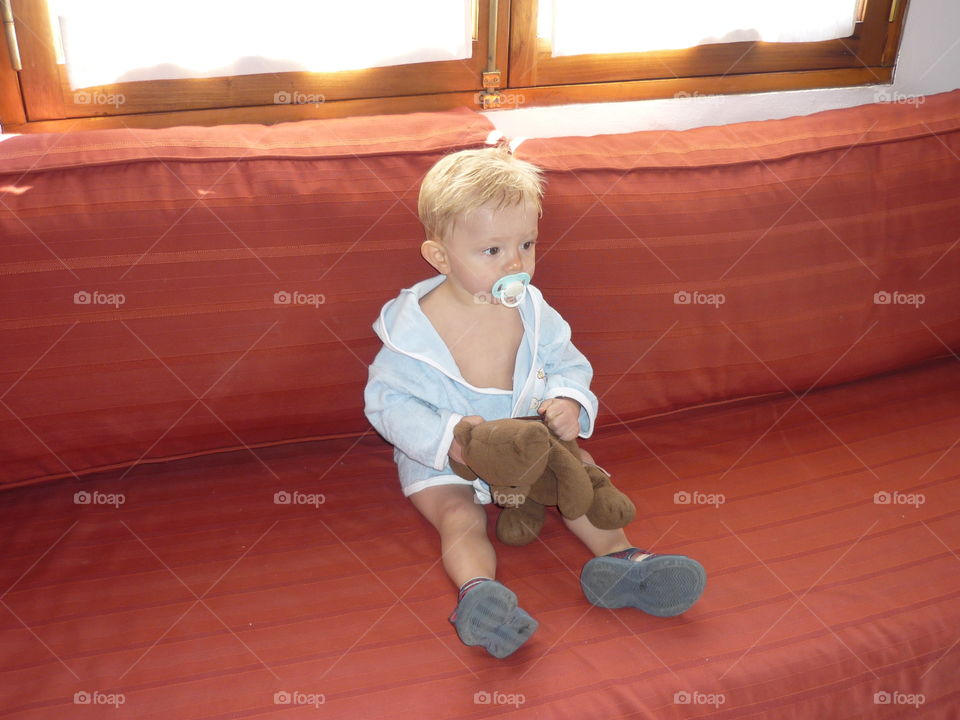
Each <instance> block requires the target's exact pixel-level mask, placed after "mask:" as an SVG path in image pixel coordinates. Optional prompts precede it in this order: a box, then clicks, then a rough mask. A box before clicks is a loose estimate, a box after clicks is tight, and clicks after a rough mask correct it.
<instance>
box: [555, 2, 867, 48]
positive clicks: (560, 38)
mask: <svg viewBox="0 0 960 720" xmlns="http://www.w3.org/2000/svg"><path fill="white" fill-rule="evenodd" d="M857 4H858V0H804V2H791V3H782V2H779V1H774V0H725V1H724V2H720V0H674V1H673V2H658V3H654V2H637V0H591V1H590V2H583V1H582V0H553V2H552V3H551V2H549V0H548V1H543V0H541V3H540V8H539V15H538V17H537V34H538V35H539V36H540V37H543V38H547V39H549V40H550V41H551V43H552V46H553V56H554V57H558V56H562V55H581V54H584V53H618V52H644V51H648V50H670V49H680V48H687V47H693V46H695V45H705V44H710V43H718V42H738V41H743V40H764V41H766V42H811V41H816V40H828V39H830V38H838V37H847V36H849V35H851V34H853V29H854V21H855V19H856V18H855V14H856V11H857Z"/></svg>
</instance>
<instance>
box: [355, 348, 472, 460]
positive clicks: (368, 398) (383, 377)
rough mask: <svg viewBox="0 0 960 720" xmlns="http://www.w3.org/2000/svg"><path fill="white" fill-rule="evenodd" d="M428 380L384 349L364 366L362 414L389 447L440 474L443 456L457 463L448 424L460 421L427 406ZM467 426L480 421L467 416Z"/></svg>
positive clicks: (457, 416) (452, 414) (456, 448)
mask: <svg viewBox="0 0 960 720" xmlns="http://www.w3.org/2000/svg"><path fill="white" fill-rule="evenodd" d="M429 387H430V382H429V378H427V377H425V376H424V375H423V373H422V372H416V371H415V370H414V369H412V368H411V367H409V366H408V363H407V362H406V361H405V359H403V358H400V357H398V356H397V355H396V354H394V353H392V352H391V351H390V350H387V349H386V348H384V349H383V350H381V351H380V354H378V355H377V357H376V359H375V360H374V362H373V364H372V365H371V366H370V368H369V377H368V379H367V385H366V388H365V389H364V401H365V407H364V413H365V414H366V416H367V419H368V420H369V421H370V424H371V425H373V427H374V428H375V429H376V431H377V432H379V433H380V434H381V435H382V436H383V437H384V439H386V440H387V442H389V443H390V444H391V445H393V446H394V447H396V448H398V449H399V450H400V451H401V452H403V453H404V454H406V455H407V456H408V457H410V458H412V459H414V460H416V461H417V462H419V463H421V464H423V465H426V466H428V467H432V468H433V469H434V470H443V468H444V467H445V466H446V464H447V459H448V454H449V457H450V458H452V459H454V460H458V461H460V462H462V456H461V454H460V445H459V443H457V442H456V440H455V439H454V437H453V428H454V426H455V425H456V424H457V423H458V422H459V421H460V420H461V419H462V418H463V417H464V416H463V415H461V414H459V413H456V412H454V411H452V410H450V409H448V408H442V407H437V406H436V405H435V404H433V403H431V402H430V398H429ZM467 419H468V420H469V421H470V422H471V423H472V424H476V423H478V422H483V418H482V417H480V416H479V415H469V416H467Z"/></svg>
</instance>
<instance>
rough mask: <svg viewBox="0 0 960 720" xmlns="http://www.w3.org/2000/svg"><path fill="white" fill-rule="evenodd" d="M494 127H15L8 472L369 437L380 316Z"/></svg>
mask: <svg viewBox="0 0 960 720" xmlns="http://www.w3.org/2000/svg"><path fill="white" fill-rule="evenodd" d="M491 130H492V125H491V124H490V122H489V121H488V120H486V119H485V118H484V117H483V116H481V115H479V114H477V113H473V112H470V111H466V110H463V111H452V112H443V113H418V114H410V115H400V116H389V117H367V118H351V119H341V120H317V121H306V122H297V123H285V124H280V125H275V126H258V125H239V126H220V127H213V128H202V127H182V128H172V129H167V130H107V131H95V132H77V133H65V134H48V135H24V136H14V137H5V138H4V140H3V141H2V142H0V201H2V203H0V278H2V279H0V306H2V307H3V315H2V317H0V347H2V352H0V398H2V405H0V458H2V459H3V462H2V463H0V483H7V484H8V485H9V484H20V483H24V482H36V481H40V480H43V479H52V478H57V477H69V476H74V475H75V476H80V475H83V474H84V473H88V472H91V471H94V470H97V469H106V468H115V467H123V466H132V465H134V464H136V463H139V462H155V461H159V460H164V459H170V458H177V457H186V456H190V455H195V454H200V453H206V452H213V451H219V450H226V449H233V448H249V449H251V451H253V449H255V448H256V447H257V446H262V445H269V444H274V443H278V442H289V441H294V440H300V439H308V438H316V437H326V436H331V435H340V434H351V433H362V432H364V431H368V430H369V423H367V421H366V419H365V418H364V416H363V412H362V408H363V385H364V383H365V382H366V378H367V364H368V363H369V362H370V361H372V359H373V356H374V355H375V353H376V351H377V349H378V348H379V341H378V340H377V338H376V337H375V335H374V334H373V332H372V330H371V327H370V326H371V323H372V322H373V320H374V319H375V318H376V316H377V313H378V312H379V310H380V307H381V306H382V304H383V303H384V302H385V301H386V300H387V299H389V298H390V297H392V296H394V295H396V293H397V292H398V291H399V290H400V289H401V288H402V287H405V286H407V285H409V284H411V283H410V282H409V281H411V280H413V279H421V278H422V277H425V276H427V275H429V274H430V273H431V272H432V271H431V269H430V268H429V266H427V265H426V263H424V261H423V259H422V258H421V257H420V256H419V253H418V252H417V247H418V245H419V243H420V242H421V241H422V235H423V233H422V229H421V226H420V224H419V221H418V219H417V215H416V207H417V195H418V192H419V187H420V180H421V178H422V176H423V174H424V173H425V172H426V171H427V170H428V169H429V168H430V167H431V166H432V165H433V163H435V162H436V161H437V160H438V159H439V158H440V157H441V156H442V155H444V154H446V153H448V152H452V151H455V150H460V149H464V148H468V147H480V146H483V145H484V143H485V140H486V138H487V136H488V134H489V133H490V131H491ZM294 293H299V294H296V295H294ZM284 300H288V301H289V302H286V303H284ZM264 472H268V469H267V468H264Z"/></svg>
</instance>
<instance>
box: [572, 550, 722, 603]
mask: <svg viewBox="0 0 960 720" xmlns="http://www.w3.org/2000/svg"><path fill="white" fill-rule="evenodd" d="M706 584H707V573H706V571H704V569H703V566H702V565H701V564H700V563H698V562H697V561H696V560H694V559H693V558H689V557H686V556H685V555H654V556H653V557H648V558H645V559H643V560H641V561H639V562H636V561H634V560H622V559H619V558H610V557H599V558H594V559H593V560H590V561H589V562H588V563H587V564H586V566H584V568H583V573H582V574H581V575H580V587H581V588H582V589H583V593H584V595H586V596H587V600H589V601H590V602H591V603H593V604H594V605H596V606H598V607H602V608H622V607H634V608H637V609H639V610H643V612H645V613H648V614H650V615H655V616H657V617H673V616H674V615H679V614H680V613H683V612H685V611H686V610H689V609H690V607H691V606H692V605H693V604H694V603H695V602H696V601H697V600H698V599H699V598H700V595H702V594H703V589H704V587H705V586H706Z"/></svg>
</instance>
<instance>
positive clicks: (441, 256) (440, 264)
mask: <svg viewBox="0 0 960 720" xmlns="http://www.w3.org/2000/svg"><path fill="white" fill-rule="evenodd" d="M420 254H421V255H423V259H424V260H426V261H427V262H428V263H430V265H431V266H432V267H433V269H434V270H436V271H437V272H438V273H440V274H441V275H445V274H446V273H447V271H448V270H449V269H450V268H449V263H448V262H447V250H446V248H444V247H443V243H440V242H437V241H436V240H435V239H432V238H431V239H429V240H424V241H423V242H422V243H421V244H420Z"/></svg>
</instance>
